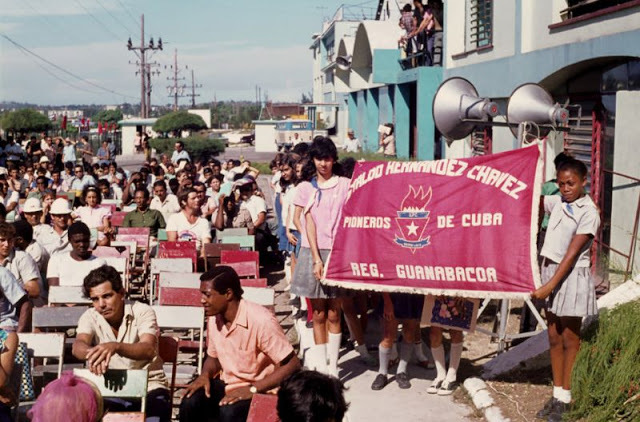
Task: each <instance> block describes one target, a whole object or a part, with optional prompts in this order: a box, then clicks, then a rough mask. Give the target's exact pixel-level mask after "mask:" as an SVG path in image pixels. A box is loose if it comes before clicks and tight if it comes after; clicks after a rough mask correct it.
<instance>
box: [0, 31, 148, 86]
mask: <svg viewBox="0 0 640 422" xmlns="http://www.w3.org/2000/svg"><path fill="white" fill-rule="evenodd" d="M0 36H2V37H3V38H5V39H6V40H7V41H9V42H10V43H11V44H13V45H15V46H16V47H18V48H20V49H21V50H24V51H25V52H27V53H29V54H31V55H32V56H35V57H37V58H38V59H40V60H42V61H43V62H45V63H47V64H48V65H50V66H53V67H55V68H56V69H58V70H60V71H61V72H64V73H66V74H67V75H69V76H72V77H74V78H76V79H78V80H80V81H82V82H84V83H87V84H89V85H93V86H95V87H96V88H99V89H101V90H103V91H106V92H109V93H111V94H116V95H119V96H121V97H128V98H136V97H133V96H131V95H126V94H122V93H120V92H117V91H114V90H112V89H109V88H105V87H103V86H101V85H98V84H96V83H94V82H91V81H89V80H87V79H85V78H83V77H82V76H78V75H76V74H75V73H72V72H70V71H68V70H66V69H64V68H62V67H60V66H58V65H57V64H55V63H52V62H50V61H49V60H47V59H45V58H44V57H42V56H40V55H38V54H36V53H34V52H33V51H31V50H29V49H28V48H26V47H24V46H22V45H20V44H18V43H17V42H16V41H14V40H12V39H11V38H9V37H8V36H7V35H5V34H0Z"/></svg>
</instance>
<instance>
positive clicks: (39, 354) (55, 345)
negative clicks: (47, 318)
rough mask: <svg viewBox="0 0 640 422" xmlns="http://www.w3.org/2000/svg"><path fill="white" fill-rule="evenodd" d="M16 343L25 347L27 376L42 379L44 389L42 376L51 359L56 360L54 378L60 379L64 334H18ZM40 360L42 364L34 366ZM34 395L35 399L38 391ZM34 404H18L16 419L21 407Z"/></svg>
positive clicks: (19, 417)
mask: <svg viewBox="0 0 640 422" xmlns="http://www.w3.org/2000/svg"><path fill="white" fill-rule="evenodd" d="M18 341H19V342H20V343H25V344H26V346H27V354H28V356H29V361H30V365H31V374H27V376H29V375H31V376H34V377H39V376H41V377H42V378H43V383H42V384H43V385H42V386H43V387H44V381H45V380H44V374H45V372H48V371H47V369H48V368H49V365H47V361H46V359H49V358H53V359H57V360H58V363H57V364H56V366H55V368H56V378H60V375H62V364H63V362H64V343H65V335H64V333H20V334H18ZM41 358H44V359H45V361H44V364H43V365H38V366H36V365H35V360H36V359H41ZM16 369H17V368H14V370H16ZM22 376H23V377H24V376H25V374H24V373H23V374H22ZM34 393H36V394H35V396H36V397H37V396H38V395H39V391H37V392H34ZM34 403H35V400H31V401H25V402H20V403H18V409H17V419H18V420H19V419H21V416H22V415H21V411H20V408H21V407H25V406H29V407H30V406H32V405H33V404H34Z"/></svg>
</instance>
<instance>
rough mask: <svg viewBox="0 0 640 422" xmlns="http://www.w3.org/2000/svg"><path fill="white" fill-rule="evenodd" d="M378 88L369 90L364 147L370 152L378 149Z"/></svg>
mask: <svg viewBox="0 0 640 422" xmlns="http://www.w3.org/2000/svg"><path fill="white" fill-rule="evenodd" d="M378 113H379V107H378V88H371V89H368V90H367V114H366V117H367V119H366V124H365V126H364V128H363V129H364V131H363V132H364V139H362V138H361V141H362V149H363V150H364V151H368V152H375V151H376V150H377V149H378Z"/></svg>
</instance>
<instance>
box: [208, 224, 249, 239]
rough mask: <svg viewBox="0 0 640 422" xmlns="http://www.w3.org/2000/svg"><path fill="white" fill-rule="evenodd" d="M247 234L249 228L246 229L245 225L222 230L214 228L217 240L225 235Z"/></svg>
mask: <svg viewBox="0 0 640 422" xmlns="http://www.w3.org/2000/svg"><path fill="white" fill-rule="evenodd" d="M248 234H249V230H247V228H246V227H240V228H228V229H224V230H218V229H216V239H217V240H218V242H219V241H220V239H222V238H224V237H227V236H246V235H248Z"/></svg>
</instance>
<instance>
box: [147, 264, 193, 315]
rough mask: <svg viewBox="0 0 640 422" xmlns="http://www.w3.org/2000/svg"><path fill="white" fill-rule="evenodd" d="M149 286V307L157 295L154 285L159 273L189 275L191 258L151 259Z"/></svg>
mask: <svg viewBox="0 0 640 422" xmlns="http://www.w3.org/2000/svg"><path fill="white" fill-rule="evenodd" d="M150 267H151V268H150V277H149V279H150V283H151V285H150V286H149V305H152V304H153V301H154V300H155V298H156V296H157V293H156V284H157V283H158V281H159V278H160V273H161V272H163V271H164V272H176V273H185V274H186V273H191V271H192V270H193V261H192V260H191V258H151V265H150Z"/></svg>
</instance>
